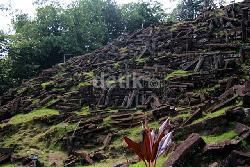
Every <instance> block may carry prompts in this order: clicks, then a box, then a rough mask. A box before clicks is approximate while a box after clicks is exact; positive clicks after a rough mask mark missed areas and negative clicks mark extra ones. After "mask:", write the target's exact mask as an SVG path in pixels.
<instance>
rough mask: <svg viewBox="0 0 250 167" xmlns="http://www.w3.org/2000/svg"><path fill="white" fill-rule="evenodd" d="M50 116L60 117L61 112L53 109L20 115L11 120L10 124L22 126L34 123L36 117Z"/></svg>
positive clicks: (43, 109)
mask: <svg viewBox="0 0 250 167" xmlns="http://www.w3.org/2000/svg"><path fill="white" fill-rule="evenodd" d="M49 115H59V111H57V110H53V109H47V108H42V109H38V110H34V111H32V112H30V113H28V114H18V115H15V116H14V117H12V118H11V119H10V120H9V122H8V123H9V124H20V123H25V122H29V121H32V120H33V119H34V118H36V117H43V116H49Z"/></svg>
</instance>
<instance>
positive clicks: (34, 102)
mask: <svg viewBox="0 0 250 167" xmlns="http://www.w3.org/2000/svg"><path fill="white" fill-rule="evenodd" d="M39 101H40V99H32V104H36V103H38V102H39Z"/></svg>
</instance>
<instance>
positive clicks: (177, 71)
mask: <svg viewBox="0 0 250 167" xmlns="http://www.w3.org/2000/svg"><path fill="white" fill-rule="evenodd" d="M189 74H190V72H189V71H184V70H176V71H173V72H172V73H170V74H168V75H167V76H166V77H165V80H169V79H170V78H174V77H177V76H178V77H180V76H187V75H189Z"/></svg>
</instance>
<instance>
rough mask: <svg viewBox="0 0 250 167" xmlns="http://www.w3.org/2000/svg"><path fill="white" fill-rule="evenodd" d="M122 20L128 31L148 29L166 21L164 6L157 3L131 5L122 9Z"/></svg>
mask: <svg viewBox="0 0 250 167" xmlns="http://www.w3.org/2000/svg"><path fill="white" fill-rule="evenodd" d="M121 11H122V18H123V20H124V22H125V23H124V24H125V27H126V29H127V31H129V32H132V31H134V30H136V29H139V28H141V27H142V26H143V27H148V26H149V25H151V24H154V23H159V22H161V21H163V20H165V19H166V16H167V15H166V13H165V12H164V10H163V8H162V5H161V4H160V3H159V2H157V1H154V2H151V3H149V2H138V3H129V4H126V5H124V6H122V8H121Z"/></svg>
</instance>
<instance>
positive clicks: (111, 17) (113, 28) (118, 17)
mask: <svg viewBox="0 0 250 167" xmlns="http://www.w3.org/2000/svg"><path fill="white" fill-rule="evenodd" d="M103 17H104V22H105V26H106V28H107V32H108V33H107V39H108V40H109V41H111V40H112V39H114V38H117V37H118V36H119V35H121V34H122V32H123V31H124V28H125V25H124V22H123V19H122V13H121V9H120V8H119V7H118V6H117V4H116V3H115V2H114V1H112V0H107V1H106V3H105V4H104V8H103Z"/></svg>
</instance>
